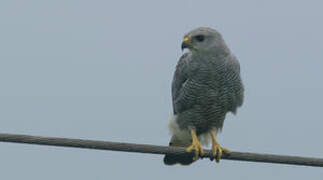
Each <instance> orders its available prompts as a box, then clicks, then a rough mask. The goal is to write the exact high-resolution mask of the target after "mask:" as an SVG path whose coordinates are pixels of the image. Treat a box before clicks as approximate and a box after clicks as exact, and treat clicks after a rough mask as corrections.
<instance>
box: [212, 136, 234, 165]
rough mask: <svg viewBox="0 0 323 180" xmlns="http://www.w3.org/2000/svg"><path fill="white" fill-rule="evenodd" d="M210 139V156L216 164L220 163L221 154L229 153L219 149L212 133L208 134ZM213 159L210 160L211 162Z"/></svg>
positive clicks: (225, 149) (226, 150)
mask: <svg viewBox="0 0 323 180" xmlns="http://www.w3.org/2000/svg"><path fill="white" fill-rule="evenodd" d="M210 135H211V138H212V150H211V153H212V156H213V157H214V158H215V160H216V162H217V163H218V162H220V159H221V156H222V152H224V153H227V154H230V153H231V151H230V150H229V149H227V148H224V147H221V146H220V144H219V143H218V142H217V141H216V136H215V133H214V132H213V131H212V132H210ZM212 159H213V158H211V160H212Z"/></svg>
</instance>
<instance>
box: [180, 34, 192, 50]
mask: <svg viewBox="0 0 323 180" xmlns="http://www.w3.org/2000/svg"><path fill="white" fill-rule="evenodd" d="M190 46H191V44H190V39H189V38H188V37H187V36H185V37H184V41H183V42H182V51H183V50H184V49H185V48H189V47H190Z"/></svg>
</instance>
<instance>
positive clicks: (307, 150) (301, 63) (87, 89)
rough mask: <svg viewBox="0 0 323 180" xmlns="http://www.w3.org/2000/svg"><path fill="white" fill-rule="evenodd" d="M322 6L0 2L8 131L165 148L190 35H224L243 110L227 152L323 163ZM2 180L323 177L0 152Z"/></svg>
mask: <svg viewBox="0 0 323 180" xmlns="http://www.w3.org/2000/svg"><path fill="white" fill-rule="evenodd" d="M322 6H323V3H322V1H314V0H313V1H310V0H308V1H294V0H289V1H281V0H271V1H256V0H253V1H252V0H245V1H229V0H226V1H211V0H209V1H172V0H164V1H148V0H146V1H144V0H136V1H81V0H71V1H40V0H39V1H36V0H29V1H22V0H21V1H15V0H10V1H9V0H8V1H1V2H0V85H1V87H0V121H1V126H0V132H2V133H22V134H30V135H43V136H58V137H71V138H88V139H95V140H107V141H122V142H132V143H147V144H156V145H167V144H168V140H169V138H170V137H169V134H168V128H167V124H168V119H169V117H170V115H171V110H172V107H171V98H170V96H171V95H170V84H171V79H172V75H173V71H174V69H175V65H176V62H177V60H178V58H179V57H180V55H181V54H182V52H181V50H180V44H181V41H182V39H183V35H184V34H185V33H186V32H188V31H190V30H191V29H193V28H195V27H199V26H209V27H213V28H216V29H217V30H219V31H220V32H221V33H222V34H223V36H224V39H225V40H226V42H227V43H228V45H229V47H230V49H231V50H232V51H233V52H234V54H235V55H236V56H237V57H238V59H239V60H240V63H241V69H242V77H243V80H244V84H245V87H246V94H245V97H246V98H245V103H244V105H243V107H242V108H241V109H239V111H238V115H237V116H233V115H228V116H227V119H226V121H225V125H224V130H223V133H222V134H220V136H219V140H220V143H221V144H222V145H223V146H225V147H228V148H230V149H231V150H233V151H248V152H259V153H275V154H288V155H301V156H314V157H323V144H322V137H323V131H322V127H323V121H322V117H323V115H322V102H323V94H322V91H323V81H322V77H323V71H322V67H323V54H322V49H323V35H322V32H323V23H322V19H323V11H322ZM0 156H1V158H0V159H1V160H0V169H1V174H0V179H34V180H38V179H39V180H40V179H50V180H57V179H79V180H83V179H84V180H85V179H97V180H101V179H102V180H103V179H110V178H113V179H152V178H154V179H157V180H165V179H166V178H167V179H175V178H177V179H186V180H188V179H265V180H266V179H268V180H269V179H311V180H312V179H321V178H322V177H323V169H322V168H311V167H300V166H287V165H273V164H262V163H248V162H239V161H226V160H223V161H222V162H221V163H220V164H216V163H214V162H210V161H208V160H202V161H198V162H196V163H194V164H193V165H191V166H188V167H182V166H171V167H168V166H165V165H164V164H163V162H162V156H159V155H149V154H136V153H121V152H111V151H96V150H84V149H71V148H58V147H46V146H33V145H21V144H10V143H0Z"/></svg>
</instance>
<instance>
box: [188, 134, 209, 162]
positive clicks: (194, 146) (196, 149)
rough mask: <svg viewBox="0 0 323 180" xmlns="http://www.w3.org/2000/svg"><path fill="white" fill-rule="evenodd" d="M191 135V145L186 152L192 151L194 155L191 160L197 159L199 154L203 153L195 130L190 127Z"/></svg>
mask: <svg viewBox="0 0 323 180" xmlns="http://www.w3.org/2000/svg"><path fill="white" fill-rule="evenodd" d="M191 135H192V145H190V146H189V147H188V148H187V149H186V152H192V151H194V157H193V160H194V161H196V160H198V158H199V156H203V155H204V154H205V152H204V150H203V148H202V145H201V144H200V142H199V141H198V138H197V135H196V133H195V130H193V129H191Z"/></svg>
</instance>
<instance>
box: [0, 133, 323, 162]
mask: <svg viewBox="0 0 323 180" xmlns="http://www.w3.org/2000/svg"><path fill="white" fill-rule="evenodd" d="M0 141H2V142H13V143H26V144H38V145H49V146H62V147H75V148H86V149H98V150H110V151H123V152H138V153H150V154H166V153H170V154H175V155H176V154H182V153H186V149H185V148H180V147H167V146H156V145H148V144H133V143H120V142H109V141H95V140H84V139H70V138H57V137H42V136H30V135H18V134H6V133H0ZM209 152H210V151H206V155H205V156H204V157H210V156H209ZM222 159H227V160H238V161H251V162H265V163H280V164H291V165H302V166H317V167H323V158H310V157H298V156H283V155H273V154H259V153H246V152H232V153H231V154H223V155H222Z"/></svg>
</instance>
